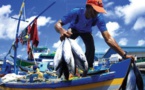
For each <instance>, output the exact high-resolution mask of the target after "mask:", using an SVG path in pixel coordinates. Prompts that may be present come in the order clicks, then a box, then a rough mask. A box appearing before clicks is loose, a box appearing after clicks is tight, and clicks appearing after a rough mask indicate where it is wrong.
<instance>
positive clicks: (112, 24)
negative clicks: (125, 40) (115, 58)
mask: <svg viewBox="0 0 145 90" xmlns="http://www.w3.org/2000/svg"><path fill="white" fill-rule="evenodd" d="M106 26H107V29H108V31H109V33H110V34H111V35H112V36H113V37H115V36H117V35H118V34H117V33H116V31H117V30H118V29H119V28H120V26H119V24H118V23H117V22H108V23H107V24H106Z"/></svg>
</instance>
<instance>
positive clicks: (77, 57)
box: [54, 38, 88, 80]
mask: <svg viewBox="0 0 145 90" xmlns="http://www.w3.org/2000/svg"><path fill="white" fill-rule="evenodd" d="M76 68H78V69H80V70H82V71H83V75H84V76H85V75H86V73H87V70H88V62H87V60H86V56H85V54H84V52H83V50H82V49H81V47H80V46H79V45H78V44H77V43H76V41H75V40H72V39H69V38H65V40H63V41H62V42H61V44H60V46H59V47H58V48H57V50H56V54H55V57H54V69H55V70H56V71H57V74H58V77H59V78H60V77H61V76H62V75H64V77H65V79H66V80H68V79H69V74H70V73H71V74H73V75H75V74H76Z"/></svg>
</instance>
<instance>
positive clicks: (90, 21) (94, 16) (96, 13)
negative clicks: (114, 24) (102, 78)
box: [55, 0, 134, 70]
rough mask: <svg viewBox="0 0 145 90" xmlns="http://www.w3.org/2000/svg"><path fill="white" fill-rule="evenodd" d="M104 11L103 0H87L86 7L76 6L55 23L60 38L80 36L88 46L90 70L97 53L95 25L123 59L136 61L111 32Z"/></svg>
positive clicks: (86, 46) (87, 55) (87, 56)
mask: <svg viewBox="0 0 145 90" xmlns="http://www.w3.org/2000/svg"><path fill="white" fill-rule="evenodd" d="M103 13H106V11H105V9H104V8H103V3H102V0H87V2H86V8H75V9H73V10H71V11H70V12H69V13H68V14H66V15H64V16H63V17H62V18H61V19H60V20H59V21H57V23H56V24H55V29H56V31H57V32H59V33H60V40H64V39H65V37H67V38H71V39H76V38H77V37H78V36H80V37H81V39H82V40H83V42H84V44H85V48H86V52H85V55H86V58H87V61H88V66H89V70H93V62H94V55H95V46H94V40H93V36H92V27H93V26H97V27H98V28H99V30H100V32H101V34H102V36H103V38H104V40H105V42H106V43H107V44H108V45H109V46H110V47H111V48H113V49H114V50H115V51H116V52H117V53H118V54H119V55H120V56H122V57H123V59H127V58H131V59H132V61H134V56H132V55H127V53H126V52H125V51H124V50H122V49H121V47H120V46H119V45H118V44H117V43H116V41H115V39H114V38H113V37H112V36H111V35H110V34H109V32H108V30H107V28H106V23H105V20H104V17H103ZM68 23H69V24H70V26H69V28H68V30H66V29H65V28H63V26H64V25H66V24H68Z"/></svg>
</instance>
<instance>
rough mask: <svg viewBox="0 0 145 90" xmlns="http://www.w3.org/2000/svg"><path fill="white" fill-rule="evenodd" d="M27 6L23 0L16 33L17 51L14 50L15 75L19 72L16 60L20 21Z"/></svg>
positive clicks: (16, 46)
mask: <svg viewBox="0 0 145 90" xmlns="http://www.w3.org/2000/svg"><path fill="white" fill-rule="evenodd" d="M24 6H25V0H23V2H22V5H21V8H20V12H19V19H18V24H17V31H16V37H15V40H16V42H15V50H14V73H16V74H17V73H18V72H17V71H18V70H17V67H16V60H17V48H18V41H17V40H18V33H19V27H20V21H21V16H22V13H23V12H22V10H23V8H24Z"/></svg>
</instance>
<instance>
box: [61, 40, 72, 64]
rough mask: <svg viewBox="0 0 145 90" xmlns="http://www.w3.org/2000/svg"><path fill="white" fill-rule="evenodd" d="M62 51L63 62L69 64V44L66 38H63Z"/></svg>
mask: <svg viewBox="0 0 145 90" xmlns="http://www.w3.org/2000/svg"><path fill="white" fill-rule="evenodd" d="M62 53H63V56H64V60H65V62H66V63H67V64H69V63H70V60H71V45H70V43H69V41H68V39H67V38H65V40H64V44H63V50H62Z"/></svg>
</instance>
